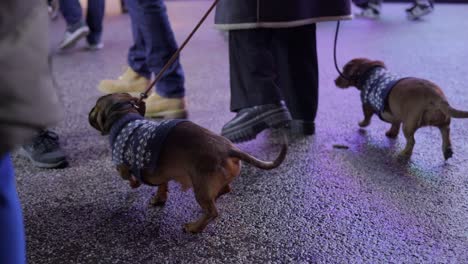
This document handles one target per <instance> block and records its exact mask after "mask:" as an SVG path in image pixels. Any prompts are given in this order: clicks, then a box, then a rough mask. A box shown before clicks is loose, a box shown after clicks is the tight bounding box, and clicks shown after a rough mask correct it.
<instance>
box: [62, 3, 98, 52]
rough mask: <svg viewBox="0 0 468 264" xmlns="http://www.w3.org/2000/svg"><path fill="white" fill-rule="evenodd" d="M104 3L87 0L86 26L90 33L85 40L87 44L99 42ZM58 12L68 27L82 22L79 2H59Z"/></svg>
mask: <svg viewBox="0 0 468 264" xmlns="http://www.w3.org/2000/svg"><path fill="white" fill-rule="evenodd" d="M104 2H105V1H104V0H88V9H87V13H86V24H87V25H88V27H89V30H90V33H89V35H88V36H87V37H86V38H87V40H88V43H89V44H97V43H99V42H100V41H101V35H102V21H103V19H104V11H105V10H104V9H105V3H104ZM60 12H62V15H63V18H64V19H65V21H66V22H67V25H68V27H73V26H75V25H76V24H77V23H80V22H82V20H83V10H82V8H81V4H80V2H79V0H60Z"/></svg>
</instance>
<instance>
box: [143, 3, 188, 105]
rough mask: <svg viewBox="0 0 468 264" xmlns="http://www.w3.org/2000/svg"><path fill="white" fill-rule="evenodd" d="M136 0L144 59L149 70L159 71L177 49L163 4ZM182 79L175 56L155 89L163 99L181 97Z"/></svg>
mask: <svg viewBox="0 0 468 264" xmlns="http://www.w3.org/2000/svg"><path fill="white" fill-rule="evenodd" d="M135 1H137V2H138V4H139V19H140V21H141V22H140V29H141V33H142V35H143V39H144V41H145V44H146V46H145V48H146V62H147V64H148V67H149V69H150V71H151V72H153V73H154V74H158V73H159V71H160V70H161V69H162V68H163V67H164V65H165V64H166V63H167V62H168V61H169V59H170V58H171V57H172V55H173V54H174V53H175V52H176V50H177V43H176V40H175V36H174V33H173V32H172V29H171V25H170V23H169V18H168V16H167V10H166V6H165V4H164V2H163V1H162V0H135ZM184 81H185V77H184V73H183V70H182V66H181V64H180V62H179V59H177V60H176V61H175V62H174V63H173V64H172V65H171V66H170V67H169V69H168V70H167V71H166V72H165V73H164V75H163V77H162V79H161V80H160V81H159V83H158V84H157V85H156V91H157V93H158V94H159V95H160V96H162V97H165V98H183V97H184V96H185V88H184Z"/></svg>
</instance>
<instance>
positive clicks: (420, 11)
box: [406, 3, 434, 20]
mask: <svg viewBox="0 0 468 264" xmlns="http://www.w3.org/2000/svg"><path fill="white" fill-rule="evenodd" d="M432 11H434V6H433V4H432V3H429V4H428V5H421V4H415V5H413V6H412V7H410V8H408V9H406V16H407V17H408V19H409V20H416V19H419V18H420V17H423V16H425V15H428V14H430V13H432Z"/></svg>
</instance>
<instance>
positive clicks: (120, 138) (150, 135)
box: [109, 113, 185, 184]
mask: <svg viewBox="0 0 468 264" xmlns="http://www.w3.org/2000/svg"><path fill="white" fill-rule="evenodd" d="M184 121H185V120H183V119H173V120H161V121H149V120H146V119H144V118H143V117H142V116H141V115H139V114H133V113H132V114H127V115H125V116H124V117H122V118H121V119H119V120H118V121H116V122H115V123H114V124H113V125H112V128H111V130H110V137H109V140H110V144H111V147H112V161H113V163H114V164H115V165H122V164H123V165H125V166H127V167H129V168H130V172H131V173H132V175H133V176H135V177H136V178H137V179H138V180H139V181H140V182H143V183H145V184H148V183H146V182H145V181H144V180H143V177H142V175H141V170H142V169H153V170H155V169H156V164H157V162H158V158H159V153H160V151H161V149H162V146H163V144H164V141H165V139H166V137H167V135H168V134H169V133H170V131H171V130H172V128H174V127H175V126H176V125H177V124H179V123H180V122H184Z"/></svg>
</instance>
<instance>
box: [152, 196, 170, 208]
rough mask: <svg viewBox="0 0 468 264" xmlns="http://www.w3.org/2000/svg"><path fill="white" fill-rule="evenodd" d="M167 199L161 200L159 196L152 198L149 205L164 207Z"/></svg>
mask: <svg viewBox="0 0 468 264" xmlns="http://www.w3.org/2000/svg"><path fill="white" fill-rule="evenodd" d="M166 201H167V198H162V197H159V196H153V198H151V200H150V202H149V204H150V205H152V206H164V205H165V204H166Z"/></svg>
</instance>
